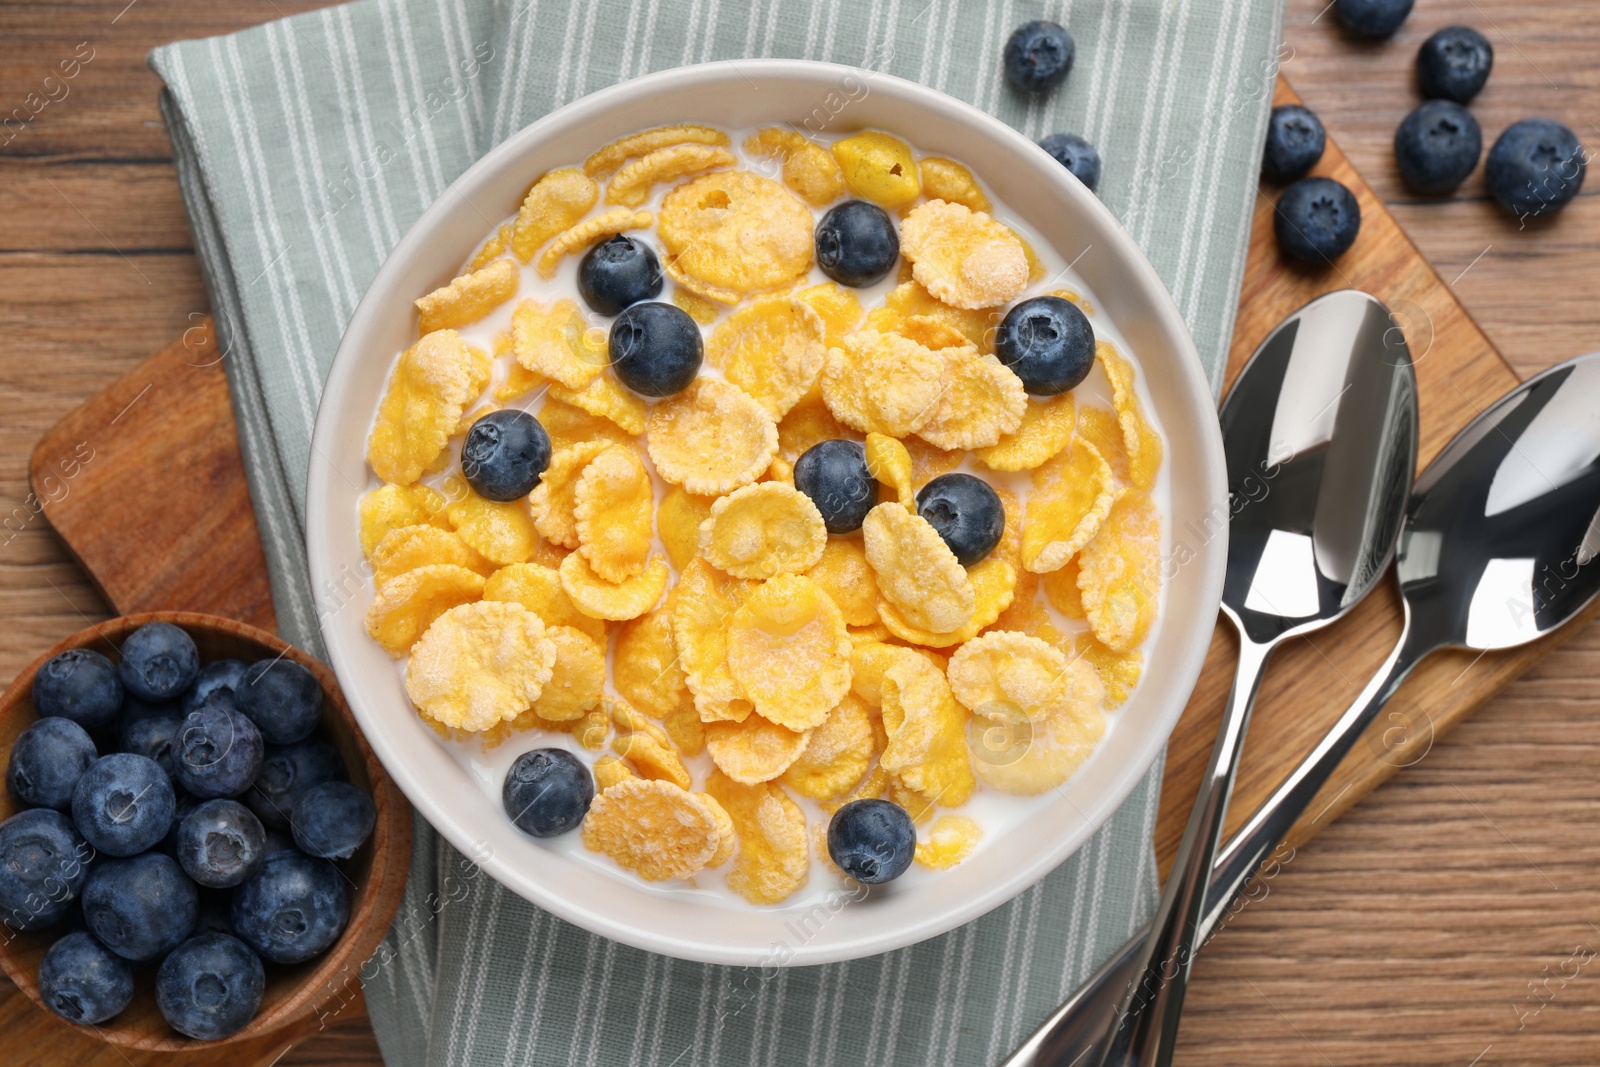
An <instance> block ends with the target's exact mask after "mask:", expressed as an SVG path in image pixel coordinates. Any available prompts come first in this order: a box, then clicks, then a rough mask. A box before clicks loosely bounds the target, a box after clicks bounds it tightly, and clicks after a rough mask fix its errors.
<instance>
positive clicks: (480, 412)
mask: <svg viewBox="0 0 1600 1067" xmlns="http://www.w3.org/2000/svg"><path fill="white" fill-rule="evenodd" d="M499 410H500V405H499V404H496V403H494V402H493V401H491V402H489V403H486V404H480V405H479V406H478V407H475V408H473V409H472V410H471V411H469V412H467V413H466V414H465V415H463V416H461V418H460V420H459V421H458V422H457V423H456V428H455V430H453V431H452V432H451V434H450V436H451V437H464V436H466V434H467V433H468V432H469V431H471V429H472V426H473V424H474V423H475V422H477V421H478V420H479V419H481V418H483V417H484V416H485V415H492V414H494V413H495V412H496V411H499Z"/></svg>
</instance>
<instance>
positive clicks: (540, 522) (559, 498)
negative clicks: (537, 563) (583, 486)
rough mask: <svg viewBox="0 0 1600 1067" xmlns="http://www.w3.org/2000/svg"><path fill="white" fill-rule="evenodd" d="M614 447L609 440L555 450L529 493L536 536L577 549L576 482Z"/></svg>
mask: <svg viewBox="0 0 1600 1067" xmlns="http://www.w3.org/2000/svg"><path fill="white" fill-rule="evenodd" d="M615 447H617V446H616V445H613V444H612V443H611V442H610V441H607V440H605V439H603V438H602V439H600V440H597V441H583V442H580V443H578V444H574V445H568V446H566V447H564V448H558V449H556V450H555V451H553V452H552V453H551V455H550V464H549V466H547V467H545V469H544V473H543V474H541V475H540V476H539V484H538V485H536V486H534V487H533V492H531V493H529V494H528V511H529V512H530V513H531V514H532V516H533V524H534V526H535V527H536V528H537V529H538V531H539V533H540V534H542V535H543V536H544V537H546V538H548V539H549V540H551V541H553V542H555V543H556V544H558V545H562V546H563V547H566V548H577V547H578V518H577V513H576V509H577V506H578V498H577V493H578V479H579V478H580V477H581V476H582V475H583V470H584V468H585V467H587V466H588V465H589V464H590V463H591V462H592V461H593V460H594V459H595V457H596V456H598V455H600V453H602V452H605V451H607V450H609V449H611V448H615Z"/></svg>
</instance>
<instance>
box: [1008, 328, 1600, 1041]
mask: <svg viewBox="0 0 1600 1067" xmlns="http://www.w3.org/2000/svg"><path fill="white" fill-rule="evenodd" d="M1597 555H1600V352H1595V353H1590V354H1589V355H1586V356H1580V357H1578V358H1577V359H1574V360H1570V361H1568V362H1566V363H1563V364H1560V365H1559V366H1556V367H1553V368H1551V369H1550V370H1548V371H1546V372H1545V373H1543V374H1541V375H1539V376H1537V377H1535V378H1531V379H1529V380H1528V381H1526V382H1524V383H1523V384H1522V385H1521V386H1519V387H1518V388H1517V389H1516V390H1515V391H1513V392H1512V393H1510V394H1508V395H1507V396H1506V397H1504V398H1503V399H1501V400H1499V401H1497V402H1496V403H1495V404H1494V405H1493V406H1492V407H1490V408H1489V409H1488V410H1487V411H1485V412H1484V413H1483V414H1482V415H1480V416H1478V418H1477V419H1475V420H1473V422H1472V423H1471V424H1470V425H1469V426H1468V427H1467V428H1466V429H1465V430H1463V431H1462V432H1461V433H1460V434H1458V435H1457V436H1456V438H1455V439H1454V440H1453V441H1451V442H1450V444H1449V445H1447V446H1445V449H1444V450H1443V451H1442V452H1440V454H1439V455H1438V457H1437V458H1436V459H1435V460H1434V461H1433V462H1432V463H1431V464H1430V465H1429V466H1428V469H1427V470H1426V471H1424V472H1423V474H1422V477H1421V479H1420V480H1419V481H1418V483H1417V487H1416V492H1415V494H1414V495H1413V497H1412V500H1411V504H1410V507H1409V508H1408V512H1407V517H1406V523H1405V526H1404V528H1403V530H1402V531H1401V535H1400V546H1399V553H1398V561H1397V566H1396V574H1397V575H1398V577H1399V581H1400V593H1401V596H1402V600H1403V604H1404V608H1405V626H1404V629H1403V631H1402V633H1401V637H1400V641H1399V643H1398V644H1396V646H1395V649H1394V651H1393V652H1392V653H1390V655H1389V658H1388V659H1387V660H1386V661H1385V662H1384V664H1383V666H1382V668H1380V669H1379V671H1378V674H1377V676H1376V677H1375V678H1373V679H1372V681H1371V682H1369V683H1368V684H1367V686H1366V688H1365V689H1363V690H1362V692H1361V695H1360V696H1358V697H1357V698H1356V700H1355V702H1354V703H1353V704H1352V705H1351V706H1350V708H1349V710H1348V711H1346V712H1345V713H1344V715H1342V716H1341V717H1340V719H1339V721H1338V722H1337V723H1335V724H1334V726H1333V727H1332V729H1331V730H1329V732H1328V734H1327V736H1326V737H1324V738H1323V740H1322V742H1321V743H1320V744H1319V745H1317V747H1316V749H1314V750H1313V751H1312V752H1311V754H1310V755H1308V756H1307V757H1306V758H1305V759H1304V760H1302V761H1301V763H1300V765H1299V766H1298V767H1297V768H1295V770H1294V772H1293V773H1292V774H1290V775H1289V777H1288V778H1287V779H1286V780H1285V781H1284V783H1283V784H1282V785H1280V786H1279V787H1278V788H1277V790H1275V791H1274V792H1273V794H1272V796H1270V797H1269V798H1267V800H1266V801H1265V802H1264V803H1263V804H1262V805H1261V807H1260V808H1259V809H1258V810H1257V811H1256V813H1255V814H1254V815H1253V816H1251V818H1250V821H1249V822H1248V823H1246V824H1245V825H1244V827H1242V828H1241V829H1240V830H1239V832H1238V834H1237V835H1235V837H1234V838H1233V840H1231V841H1229V842H1228V845H1227V847H1226V848H1225V849H1224V850H1223V852H1222V854H1221V855H1220V856H1219V857H1218V860H1217V863H1216V866H1215V868H1214V869H1213V871H1212V875H1211V886H1210V889H1209V890H1207V892H1206V900H1205V907H1204V909H1203V910H1202V913H1201V916H1200V921H1199V923H1198V931H1197V932H1198V938H1197V943H1203V942H1204V940H1205V939H1206V938H1208V937H1210V936H1211V934H1212V933H1213V932H1214V931H1215V930H1216V928H1217V926H1218V924H1219V923H1220V922H1221V921H1222V918H1223V916H1225V915H1226V914H1228V910H1229V909H1230V908H1231V907H1232V906H1233V902H1234V901H1235V900H1236V899H1237V898H1238V896H1239V894H1240V893H1241V892H1242V891H1243V890H1244V887H1245V886H1246V884H1248V883H1249V881H1250V879H1251V878H1252V877H1254V875H1255V873H1256V871H1257V870H1258V869H1259V868H1260V867H1261V865H1262V863H1263V862H1264V861H1266V860H1267V858H1268V857H1269V856H1271V855H1272V853H1273V852H1274V851H1275V850H1276V849H1277V847H1278V845H1279V844H1280V843H1282V841H1283V839H1284V837H1285V836H1286V835H1287V834H1288V832H1289V829H1290V827H1292V826H1293V825H1294V823H1295V822H1296V821H1297V820H1298V819H1299V818H1300V816H1301V815H1303V814H1304V813H1305V811H1306V809H1307V807H1308V806H1309V805H1310V803H1311V801H1312V798H1314V797H1315V796H1316V795H1317V791H1318V790H1319V789H1321V788H1322V786H1323V785H1324V784H1325V783H1326V782H1327V780H1328V778H1329V776H1331V775H1332V774H1333V772H1334V770H1335V769H1336V768H1337V767H1338V766H1339V763H1340V761H1342V760H1343V759H1344V757H1345V755H1346V754H1347V753H1348V752H1349V751H1350V749H1351V747H1352V746H1353V745H1355V743H1356V741H1357V740H1358V739H1359V738H1360V737H1361V735H1362V733H1363V731H1365V730H1366V728H1367V727H1368V726H1369V725H1370V724H1371V723H1372V721H1373V720H1374V719H1375V718H1377V716H1378V713H1379V712H1380V711H1382V709H1383V707H1384V705H1385V704H1386V703H1387V702H1388V701H1389V699H1390V698H1391V697H1392V696H1393V695H1394V693H1395V691H1396V690H1397V689H1398V688H1399V687H1400V683H1401V682H1402V681H1404V679H1405V677H1406V676H1407V675H1408V674H1410V673H1411V670H1412V668H1414V667H1415V666H1416V665H1417V664H1418V663H1419V662H1420V661H1421V660H1422V659H1423V658H1425V657H1426V656H1428V655H1430V654H1431V653H1433V652H1435V651H1437V650H1439V649H1441V648H1466V649H1478V650H1484V651H1488V650H1493V649H1505V648H1514V647H1516V646H1518V645H1522V644H1526V643H1527V642H1529V641H1532V640H1534V639H1536V638H1538V637H1541V636H1543V635H1544V634H1547V633H1550V632H1551V631H1552V630H1555V629H1557V628H1558V627H1560V626H1561V625H1562V624H1564V623H1565V622H1567V621H1568V620H1569V619H1571V618H1572V617H1573V616H1575V615H1577V614H1578V613H1579V612H1581V611H1582V610H1583V609H1584V608H1585V607H1586V606H1587V605H1588V604H1589V603H1590V602H1591V601H1592V600H1593V599H1594V597H1595V595H1596V594H1597V593H1600V566H1597V565H1596V564H1595V562H1594V560H1595V557H1596V556H1597ZM1148 933H1149V931H1148V929H1147V930H1145V931H1141V932H1140V933H1138V934H1135V935H1134V936H1133V937H1132V938H1131V939H1130V940H1129V941H1128V942H1127V943H1126V944H1124V945H1123V946H1122V948H1121V949H1120V950H1119V951H1118V952H1117V953H1116V954H1115V955H1114V956H1112V957H1111V958H1110V959H1109V960H1107V961H1106V962H1105V963H1104V964H1103V965H1102V966H1101V968H1100V970H1099V971H1097V972H1095V974H1094V975H1093V976H1092V977H1091V978H1090V979H1089V980H1088V981H1087V982H1085V983H1084V984H1083V986H1082V987H1081V988H1079V990H1078V992H1077V993H1075V994H1074V995H1073V997H1072V999H1071V1000H1069V1001H1068V1002H1067V1003H1066V1004H1063V1005H1062V1006H1061V1007H1060V1008H1058V1009H1056V1012H1055V1013H1054V1014H1053V1015H1051V1017H1050V1018H1049V1019H1047V1020H1046V1021H1045V1023H1044V1024H1043V1025H1042V1026H1040V1027H1039V1029H1038V1030H1036V1031H1035V1032H1034V1033H1033V1035H1032V1036H1031V1037H1029V1038H1028V1040H1027V1041H1026V1042H1024V1043H1023V1045H1022V1046H1021V1047H1019V1048H1018V1049H1017V1050H1016V1051H1015V1052H1013V1053H1012V1054H1011V1056H1010V1058H1008V1059H1007V1060H1006V1061H1005V1064H1004V1067H1044V1065H1047V1064H1049V1065H1065V1064H1075V1063H1076V1064H1081V1063H1092V1062H1094V1061H1093V1057H1092V1056H1091V1053H1092V1052H1094V1051H1095V1050H1097V1049H1098V1048H1099V1047H1100V1046H1101V1043H1102V1039H1103V1038H1104V1036H1105V1033H1106V1028H1107V1026H1108V1024H1109V1023H1110V1022H1111V1020H1112V1019H1113V1018H1114V1015H1113V1013H1114V1012H1115V1010H1116V1008H1117V1005H1118V1003H1119V1000H1120V998H1121V997H1122V994H1123V992H1124V991H1125V990H1126V989H1127V988H1128V986H1129V984H1130V983H1131V982H1134V981H1135V980H1137V978H1138V976H1139V971H1138V970H1137V965H1138V963H1139V953H1140V949H1141V947H1142V945H1143V944H1144V941H1145V938H1146V937H1147V935H1148Z"/></svg>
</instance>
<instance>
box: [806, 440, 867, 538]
mask: <svg viewBox="0 0 1600 1067" xmlns="http://www.w3.org/2000/svg"><path fill="white" fill-rule="evenodd" d="M794 487H795V488H796V489H798V490H800V492H802V493H804V494H805V495H806V496H808V497H810V498H811V502H812V503H813V504H815V505H816V506H817V510H818V511H820V512H822V521H823V524H824V525H826V526H827V528H828V532H829V533H831V534H847V533H851V532H853V531H855V530H859V529H861V524H862V522H864V521H865V520H866V518H867V512H869V511H871V510H872V506H873V505H874V504H876V503H877V502H878V486H877V483H876V482H875V481H874V480H873V478H872V475H870V474H868V473H867V460H866V452H865V451H864V450H863V449H862V447H861V444H860V442H857V441H850V440H846V439H843V438H836V439H834V440H832V441H823V442H821V443H820V444H816V445H812V446H811V447H810V448H808V449H806V450H805V452H803V453H801V455H800V458H799V459H797V460H795V463H794Z"/></svg>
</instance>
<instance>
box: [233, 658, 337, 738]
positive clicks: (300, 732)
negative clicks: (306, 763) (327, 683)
mask: <svg viewBox="0 0 1600 1067" xmlns="http://www.w3.org/2000/svg"><path fill="white" fill-rule="evenodd" d="M234 699H235V700H236V701H237V702H238V706H239V710H240V711H242V712H243V713H244V714H245V716H246V717H247V718H249V720H250V721H251V722H253V723H255V724H256V729H258V730H260V731H261V736H262V737H263V738H265V739H266V740H268V741H271V742H272V743H273V744H274V745H292V744H294V743H295V742H296V741H301V740H304V739H305V738H307V737H310V736H311V731H313V730H315V729H316V728H317V723H318V721H320V719H321V718H322V685H321V683H319V682H318V681H317V676H316V675H314V674H312V673H311V672H310V671H309V670H307V669H306V668H304V667H302V666H300V664H298V663H296V662H295V661H294V660H292V659H271V660H265V659H264V660H262V661H260V662H259V663H252V664H251V665H250V666H249V667H247V668H245V672H244V678H243V679H242V680H241V681H240V684H239V688H238V689H236V690H235V691H234Z"/></svg>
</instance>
